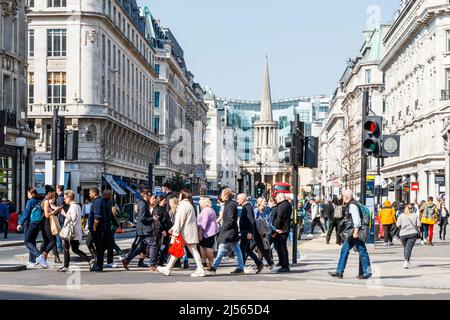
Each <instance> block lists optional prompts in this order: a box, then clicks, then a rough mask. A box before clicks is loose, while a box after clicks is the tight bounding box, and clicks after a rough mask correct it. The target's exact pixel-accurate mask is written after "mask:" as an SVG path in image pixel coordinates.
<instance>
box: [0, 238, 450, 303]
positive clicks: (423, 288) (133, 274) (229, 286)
mask: <svg viewBox="0 0 450 320" xmlns="http://www.w3.org/2000/svg"><path fill="white" fill-rule="evenodd" d="M132 240H133V237H132V235H129V236H128V238H122V239H118V244H119V246H121V247H122V248H125V247H127V246H130V245H131V242H132ZM435 242H436V245H435V246H433V247H430V246H422V245H420V242H419V243H418V244H417V245H416V247H415V248H414V251H413V257H412V261H411V263H412V269H410V270H406V269H403V268H402V265H403V256H402V253H403V248H402V246H401V244H400V243H397V244H395V246H393V247H389V248H385V247H384V246H383V245H382V243H378V244H377V245H376V246H373V247H371V248H370V249H369V252H370V258H371V262H372V268H373V272H374V277H373V278H372V279H369V280H358V279H356V278H355V277H356V275H357V274H358V255H357V254H353V253H352V254H350V256H349V261H348V265H347V269H346V272H345V275H344V279H342V280H338V279H333V278H331V277H329V276H328V272H329V271H334V270H335V268H336V264H337V260H338V257H339V251H340V246H338V245H333V244H330V245H326V244H325V238H324V237H320V236H319V237H316V238H314V239H313V240H308V241H306V240H302V241H300V243H299V249H300V251H301V253H302V257H303V259H302V260H301V261H300V262H299V263H298V264H296V265H293V266H292V267H291V270H292V272H291V273H287V274H280V273H274V272H270V271H269V270H267V269H264V270H263V272H262V273H261V274H258V275H257V274H255V270H254V269H253V268H252V266H251V264H250V260H248V261H247V267H246V273H247V274H246V275H243V276H234V275H231V274H230V271H232V270H233V269H234V263H235V262H234V260H230V259H226V260H225V261H224V262H223V264H222V266H221V267H220V268H219V269H218V271H217V274H216V275H209V276H207V277H205V278H191V277H190V276H189V275H190V274H191V273H193V272H194V271H195V270H194V269H195V264H194V263H193V261H192V260H191V268H190V269H189V270H181V269H175V270H174V271H173V273H172V275H171V276H170V277H166V276H163V275H161V274H159V273H152V272H150V271H148V270H147V269H142V268H137V266H136V263H137V261H134V262H133V263H132V264H131V271H125V270H124V269H123V268H121V267H120V268H117V269H105V272H104V273H101V274H98V273H91V272H89V271H88V266H87V264H86V263H78V262H74V263H71V267H72V268H73V272H72V273H67V274H66V273H65V274H61V273H58V272H56V270H55V269H56V268H58V267H59V265H52V268H51V270H43V269H36V270H28V271H22V272H15V273H0V275H1V276H0V298H10V299H22V298H30V299H61V298H62V297H64V299H175V300H178V299H194V300H195V299H206V300H210V299H212V300H221V299H237V300H243V299H250V300H254V299H431V300H436V299H450V272H448V270H449V269H450V257H449V256H450V242H444V241H439V240H437V241H436V240H435ZM20 250H22V251H20ZM82 250H85V248H83V247H82ZM85 252H86V251H85ZM11 253H15V254H16V255H19V256H22V255H24V254H25V253H26V250H25V249H20V248H0V263H3V262H7V261H11V260H12V261H15V262H16V263H17V261H16V260H15V259H14V258H11ZM116 259H117V258H116ZM116 262H117V263H119V262H118V260H116ZM119 264H120V263H119Z"/></svg>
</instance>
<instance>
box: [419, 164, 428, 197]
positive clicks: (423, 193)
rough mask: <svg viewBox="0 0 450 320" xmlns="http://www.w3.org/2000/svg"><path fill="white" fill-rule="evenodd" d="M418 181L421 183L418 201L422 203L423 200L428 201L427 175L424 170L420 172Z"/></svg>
mask: <svg viewBox="0 0 450 320" xmlns="http://www.w3.org/2000/svg"><path fill="white" fill-rule="evenodd" d="M417 175H418V179H417V182H419V192H418V195H417V201H418V202H419V203H420V201H422V200H427V193H428V190H427V174H426V172H425V171H424V170H419V172H418V174H417Z"/></svg>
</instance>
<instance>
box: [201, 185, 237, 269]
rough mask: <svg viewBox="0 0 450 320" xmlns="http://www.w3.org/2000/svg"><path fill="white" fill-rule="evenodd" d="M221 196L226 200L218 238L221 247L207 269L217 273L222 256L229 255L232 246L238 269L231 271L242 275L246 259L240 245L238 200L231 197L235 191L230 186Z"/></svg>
mask: <svg viewBox="0 0 450 320" xmlns="http://www.w3.org/2000/svg"><path fill="white" fill-rule="evenodd" d="M221 197H222V200H223V201H224V202H225V208H224V211H223V224H222V227H221V228H220V232H219V237H218V238H217V243H218V244H219V249H218V252H217V257H216V259H215V260H214V262H213V264H212V266H211V267H209V268H208V269H207V270H208V271H210V272H212V273H215V272H216V270H217V268H218V267H219V265H220V263H221V262H222V258H223V257H225V256H226V255H227V247H229V246H231V248H232V249H233V252H234V255H235V256H236V259H237V264H238V265H237V268H236V270H234V271H233V272H231V273H232V274H236V275H241V274H244V261H243V259H242V252H241V248H240V247H239V229H238V210H237V204H236V202H234V201H233V200H231V198H232V197H233V193H232V191H231V189H229V188H227V189H224V190H223V191H222V196H221Z"/></svg>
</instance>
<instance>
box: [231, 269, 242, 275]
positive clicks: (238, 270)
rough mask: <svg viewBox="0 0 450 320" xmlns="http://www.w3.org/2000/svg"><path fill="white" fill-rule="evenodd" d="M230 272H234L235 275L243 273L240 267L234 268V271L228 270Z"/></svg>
mask: <svg viewBox="0 0 450 320" xmlns="http://www.w3.org/2000/svg"><path fill="white" fill-rule="evenodd" d="M230 273H231V274H235V275H243V274H244V270H242V269H236V270H234V271H231V272H230Z"/></svg>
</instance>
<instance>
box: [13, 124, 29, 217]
mask: <svg viewBox="0 0 450 320" xmlns="http://www.w3.org/2000/svg"><path fill="white" fill-rule="evenodd" d="M26 145H27V138H25V137H24V136H23V134H22V130H20V133H19V136H17V137H16V147H17V149H19V212H22V189H23V185H22V171H23V168H22V155H23V150H24V149H25V147H26Z"/></svg>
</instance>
